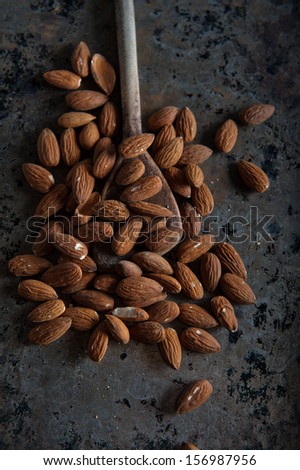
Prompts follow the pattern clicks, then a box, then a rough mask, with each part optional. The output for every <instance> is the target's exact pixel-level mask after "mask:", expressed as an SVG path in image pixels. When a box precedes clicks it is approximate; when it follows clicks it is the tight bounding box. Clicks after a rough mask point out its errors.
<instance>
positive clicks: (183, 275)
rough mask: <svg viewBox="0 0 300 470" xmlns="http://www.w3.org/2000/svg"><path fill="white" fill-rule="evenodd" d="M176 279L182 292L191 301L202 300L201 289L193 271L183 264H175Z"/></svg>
mask: <svg viewBox="0 0 300 470" xmlns="http://www.w3.org/2000/svg"><path fill="white" fill-rule="evenodd" d="M174 273H175V277H176V279H177V280H178V281H179V283H180V284H181V287H182V292H183V293H184V294H185V295H186V296H188V297H190V298H191V299H202V297H203V294H204V292H203V287H202V284H201V282H200V281H199V279H198V278H197V276H196V275H195V274H194V273H193V271H192V270H191V269H190V268H189V267H188V266H186V265H185V264H183V263H180V262H177V263H176V265H175V267H174Z"/></svg>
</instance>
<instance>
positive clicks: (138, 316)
mask: <svg viewBox="0 0 300 470" xmlns="http://www.w3.org/2000/svg"><path fill="white" fill-rule="evenodd" d="M111 315H113V316H115V317H117V318H120V319H121V320H123V321H125V322H140V321H146V320H148V318H149V315H148V313H147V312H146V311H145V310H143V309H141V308H139V307H117V308H115V309H114V310H112V311H111Z"/></svg>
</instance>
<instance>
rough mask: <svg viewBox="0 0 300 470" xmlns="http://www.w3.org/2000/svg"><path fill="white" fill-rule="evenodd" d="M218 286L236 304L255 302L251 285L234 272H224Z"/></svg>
mask: <svg viewBox="0 0 300 470" xmlns="http://www.w3.org/2000/svg"><path fill="white" fill-rule="evenodd" d="M220 286H221V289H222V291H223V292H224V294H225V295H226V296H227V297H228V298H229V299H230V300H232V301H233V302H236V303H237V304H255V302H256V297H255V294H254V292H253V290H252V289H251V287H250V286H249V285H248V284H247V283H246V282H245V281H244V280H243V279H241V278H240V277H239V276H236V275H235V274H231V273H226V274H224V275H223V276H222V277H221V280H220Z"/></svg>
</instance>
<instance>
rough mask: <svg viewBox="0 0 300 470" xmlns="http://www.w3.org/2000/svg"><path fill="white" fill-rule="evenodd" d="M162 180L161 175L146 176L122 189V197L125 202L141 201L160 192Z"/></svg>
mask: <svg viewBox="0 0 300 470" xmlns="http://www.w3.org/2000/svg"><path fill="white" fill-rule="evenodd" d="M161 188H162V181H161V179H160V177H159V176H145V177H143V178H140V179H139V180H138V181H136V182H135V183H132V184H130V185H129V186H127V187H126V189H124V191H122V193H121V195H120V199H121V201H123V202H128V203H130V202H140V201H144V200H145V199H149V198H150V197H152V196H154V195H155V194H157V193H159V191H160V190H161Z"/></svg>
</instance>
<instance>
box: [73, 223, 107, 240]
mask: <svg viewBox="0 0 300 470" xmlns="http://www.w3.org/2000/svg"><path fill="white" fill-rule="evenodd" d="M113 234H114V231H113V227H112V225H111V224H110V223H108V222H88V223H87V224H85V225H81V226H80V227H78V228H77V231H76V235H77V237H78V238H79V239H80V240H82V241H83V242H84V243H100V242H104V241H106V240H108V239H109V238H111V237H112V236H113Z"/></svg>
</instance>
